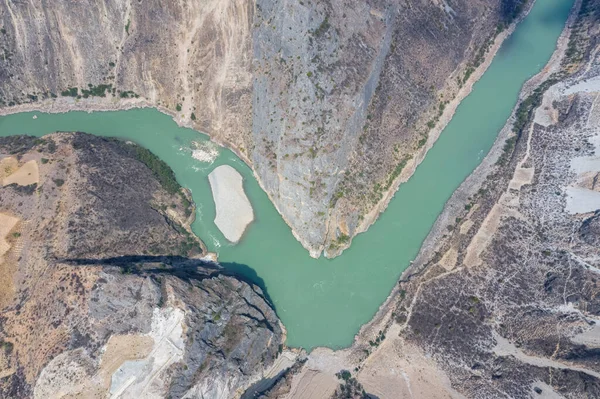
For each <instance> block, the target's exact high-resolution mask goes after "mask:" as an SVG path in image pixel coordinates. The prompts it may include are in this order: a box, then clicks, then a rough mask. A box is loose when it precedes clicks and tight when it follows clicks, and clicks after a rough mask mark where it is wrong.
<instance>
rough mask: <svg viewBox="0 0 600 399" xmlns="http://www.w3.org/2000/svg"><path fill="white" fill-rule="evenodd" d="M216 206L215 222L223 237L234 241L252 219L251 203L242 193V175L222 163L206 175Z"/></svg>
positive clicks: (236, 240) (239, 236) (237, 239)
mask: <svg viewBox="0 0 600 399" xmlns="http://www.w3.org/2000/svg"><path fill="white" fill-rule="evenodd" d="M208 181H209V182H210V188H211V190H212V195H213V199H214V200H215V206H216V208H217V216H216V217H215V224H216V225H217V227H218V228H219V230H221V232H222V233H223V235H224V236H225V238H227V239H228V240H229V241H231V242H233V243H236V242H238V241H239V240H240V238H242V235H243V234H244V231H245V230H246V227H247V226H248V225H249V224H250V223H251V222H252V221H253V220H254V212H253V210H252V205H251V204H250V201H249V200H248V197H246V193H244V187H243V185H242V181H243V178H242V175H240V174H239V173H238V171H237V170H235V169H234V168H232V167H231V166H229V165H222V166H219V167H217V168H215V170H213V171H212V172H210V174H209V175H208Z"/></svg>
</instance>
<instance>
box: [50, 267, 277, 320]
mask: <svg viewBox="0 0 600 399" xmlns="http://www.w3.org/2000/svg"><path fill="white" fill-rule="evenodd" d="M57 261H58V262H60V263H65V264H68V265H73V266H112V267H118V268H120V269H121V272H122V273H124V274H137V275H146V276H149V275H170V276H174V277H178V278H180V279H182V280H198V281H202V280H204V279H206V278H212V277H215V276H218V275H224V276H229V277H234V278H237V279H238V280H240V281H243V282H245V283H247V284H249V285H250V286H252V285H255V286H257V287H259V288H260V289H261V291H262V294H261V293H257V294H259V295H260V296H262V297H263V299H264V300H265V301H267V303H268V304H269V305H270V306H271V307H272V308H273V309H274V310H275V311H276V312H277V309H275V305H274V304H273V301H272V300H271V297H270V296H269V292H268V291H267V286H266V284H265V281H264V280H263V279H262V278H261V277H259V275H258V274H257V273H256V271H255V270H254V269H252V268H251V267H250V266H248V265H244V264H242V263H236V262H223V263H221V264H216V263H213V262H207V261H205V260H201V259H190V258H186V257H183V256H148V255H126V256H117V257H112V258H101V259H94V258H75V259H57Z"/></svg>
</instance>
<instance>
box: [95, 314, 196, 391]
mask: <svg viewBox="0 0 600 399" xmlns="http://www.w3.org/2000/svg"><path fill="white" fill-rule="evenodd" d="M184 316H185V314H184V312H183V311H182V310H181V309H177V308H167V309H154V314H153V315H152V330H151V331H150V333H149V334H148V338H150V340H151V341H152V342H153V345H152V347H151V350H150V351H149V353H148V355H147V356H146V357H144V358H142V359H140V360H127V361H126V362H124V363H123V364H122V365H121V366H120V367H119V368H118V369H116V371H115V372H114V373H113V375H112V380H111V386H110V394H111V397H112V398H160V397H162V396H163V395H164V392H163V389H164V388H165V387H166V384H167V382H166V381H167V379H166V378H165V375H164V372H165V371H166V370H167V369H168V368H169V366H170V365H172V364H173V363H175V362H178V361H180V360H181V359H182V357H183V351H184V347H185V343H184V338H183V324H182V323H183V318H184ZM146 349H147V348H146ZM103 360H104V359H103Z"/></svg>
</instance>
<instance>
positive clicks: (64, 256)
mask: <svg viewBox="0 0 600 399" xmlns="http://www.w3.org/2000/svg"><path fill="white" fill-rule="evenodd" d="M7 159H8V160H9V162H10V163H9V162H7V161H6V160H7ZM0 160H1V161H0V162H3V164H2V166H3V173H5V174H9V175H10V174H13V173H17V172H18V169H17V168H19V167H22V165H24V164H26V163H28V162H32V161H33V162H35V163H36V165H37V166H38V169H39V180H38V182H37V183H33V184H31V185H27V186H21V185H19V184H18V183H13V184H10V185H6V186H4V187H0V217H6V216H7V215H8V216H10V217H12V218H16V219H18V223H17V224H16V225H14V227H13V228H12V229H11V230H10V231H9V232H8V234H7V236H6V237H2V239H5V240H6V241H7V243H8V250H7V251H5V252H4V251H3V252H4V253H3V254H2V255H3V256H2V257H1V258H0V276H1V278H2V282H3V290H2V294H3V295H2V296H0V301H1V302H0V307H1V308H2V316H1V323H0V326H1V328H0V342H1V343H2V345H1V348H0V365H1V366H2V367H0V369H1V373H2V375H1V378H0V396H2V397H39V398H47V397H69V396H70V395H75V396H78V397H99V396H100V397H104V396H106V395H108V393H109V392H110V393H111V394H122V395H124V397H169V396H170V397H184V396H186V395H187V396H191V397H202V395H204V397H230V396H235V394H236V392H237V391H239V390H243V389H244V388H245V387H247V386H248V385H250V384H251V383H252V382H254V381H255V380H256V379H257V378H260V377H261V375H262V372H263V371H264V370H266V369H268V367H269V366H270V365H271V364H272V362H273V360H274V359H275V358H276V357H277V355H278V353H279V351H280V350H281V345H282V343H283V340H284V332H283V329H282V327H281V325H280V323H279V320H278V319H277V316H276V315H275V312H274V311H273V309H272V308H271V307H270V305H269V303H268V301H267V300H266V299H265V297H264V295H263V293H262V292H261V290H260V289H259V288H258V287H255V286H253V285H251V284H248V283H245V282H242V281H240V280H238V279H236V278H235V277H231V276H227V275H225V274H224V271H223V270H222V269H221V268H220V267H219V266H218V265H216V264H212V263H208V262H206V261H203V260H201V259H200V258H199V255H201V254H203V249H202V246H201V242H199V240H197V239H196V238H195V236H193V235H192V234H191V233H190V231H189V222H190V218H191V217H193V216H192V214H193V212H191V210H190V209H189V208H190V203H189V201H188V200H187V197H186V194H185V192H183V191H181V189H180V187H179V186H178V185H177V183H176V181H174V180H171V179H170V178H171V177H172V176H170V175H169V172H170V169H168V168H164V167H166V165H164V164H161V163H160V162H157V160H156V158H154V157H153V155H152V154H151V153H149V152H148V151H146V150H144V149H141V148H140V147H138V146H136V145H134V144H130V143H129V144H128V143H125V142H122V141H117V140H110V139H103V138H98V137H95V136H90V135H86V134H82V133H77V134H71V133H61V134H53V135H50V136H45V137H44V138H42V139H36V138H32V137H23V136H16V137H9V138H2V139H0ZM13 160H14V162H13ZM5 165H9V166H6V167H5ZM147 165H151V166H152V168H150V167H148V166H147ZM171 174H172V172H171ZM0 177H4V176H0ZM4 249H6V248H4Z"/></svg>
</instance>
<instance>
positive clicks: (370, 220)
mask: <svg viewBox="0 0 600 399" xmlns="http://www.w3.org/2000/svg"><path fill="white" fill-rule="evenodd" d="M534 4H535V3H534V2H533V1H532V2H530V4H529V6H528V7H527V9H525V10H524V11H523V13H522V15H521V16H520V17H519V18H517V19H516V20H515V21H513V22H512V23H511V24H510V25H509V26H508V27H507V28H506V29H505V30H504V31H502V32H501V33H499V34H498V35H497V36H496V37H495V38H494V43H493V44H492V45H491V47H490V49H489V51H488V52H487V53H486V54H485V56H484V60H483V62H482V63H481V65H479V67H477V68H476V69H475V70H474V72H473V73H472V74H471V76H470V77H469V79H467V81H466V82H465V83H464V84H463V85H462V86H461V87H460V88H458V90H457V91H456V92H455V93H454V94H453V95H452V100H450V102H449V103H448V104H447V105H446V106H445V108H444V112H443V113H442V114H441V116H440V118H439V121H438V123H436V125H435V126H434V127H433V129H431V131H430V132H429V135H428V137H427V142H426V143H425V145H424V146H423V148H422V149H421V150H420V151H419V152H418V153H416V155H415V156H414V157H412V158H411V159H410V160H409V161H408V162H407V164H406V166H405V167H404V169H403V170H402V172H401V173H400V175H399V176H398V177H397V178H396V179H395V180H394V181H393V183H392V185H391V187H390V189H389V190H387V191H386V192H385V193H384V194H383V198H382V199H381V200H380V201H379V202H378V203H377V205H375V207H373V209H372V210H371V211H370V212H369V213H367V214H366V215H365V216H364V219H363V221H362V222H361V223H360V224H359V225H358V227H357V229H356V234H355V235H354V237H356V235H358V234H361V233H364V232H366V231H367V230H368V229H369V228H370V227H371V226H372V225H373V224H374V223H375V222H376V221H377V220H378V219H379V216H380V215H381V214H382V213H383V212H384V211H385V210H386V209H387V207H388V205H389V203H390V201H391V200H392V198H394V195H395V194H396V192H397V191H398V188H399V187H400V185H401V184H403V183H406V182H407V181H408V180H409V179H410V178H411V177H412V175H413V174H414V173H415V171H416V169H417V167H418V166H419V165H420V164H421V162H423V160H424V159H425V157H426V156H427V153H428V152H429V150H430V149H431V148H432V147H433V146H434V144H435V143H436V141H437V140H438V138H439V137H440V135H441V134H442V132H443V131H444V129H445V128H446V126H447V125H448V124H449V123H450V122H451V121H452V118H453V117H454V114H455V113H456V110H457V108H458V107H459V105H460V104H461V103H462V101H463V100H464V99H465V98H466V97H467V96H468V95H469V94H471V92H472V91H473V86H474V85H475V83H477V82H478V81H479V79H481V77H482V76H483V75H484V73H485V72H486V71H487V69H488V68H489V66H490V65H491V64H492V61H493V60H494V58H495V56H496V54H497V53H498V50H500V48H501V47H502V44H503V43H504V42H505V41H506V39H507V38H509V37H510V35H512V33H513V32H514V31H515V28H516V27H517V25H518V24H519V23H520V22H521V21H523V19H525V18H526V17H527V15H529V12H530V11H531V9H532V8H533V5H534ZM468 64H469V60H465V62H464V63H463V64H461V65H460V66H459V67H458V68H457V69H456V70H455V71H454V73H453V74H452V75H451V76H450V77H449V78H448V81H449V82H451V83H450V87H449V88H448V89H447V90H446V91H444V92H443V94H444V96H443V97H444V98H446V94H448V92H450V93H452V88H453V87H456V86H457V85H456V80H457V78H459V77H460V76H461V75H462V74H463V73H464V70H465V69H466V68H467V67H468ZM354 237H352V238H354ZM351 244H352V241H350V242H349V243H348V245H347V246H346V247H341V248H340V251H339V253H338V252H336V253H335V255H334V256H332V257H335V256H339V255H341V253H342V252H343V251H344V250H345V249H347V248H348V247H349V246H350V245H351Z"/></svg>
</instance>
